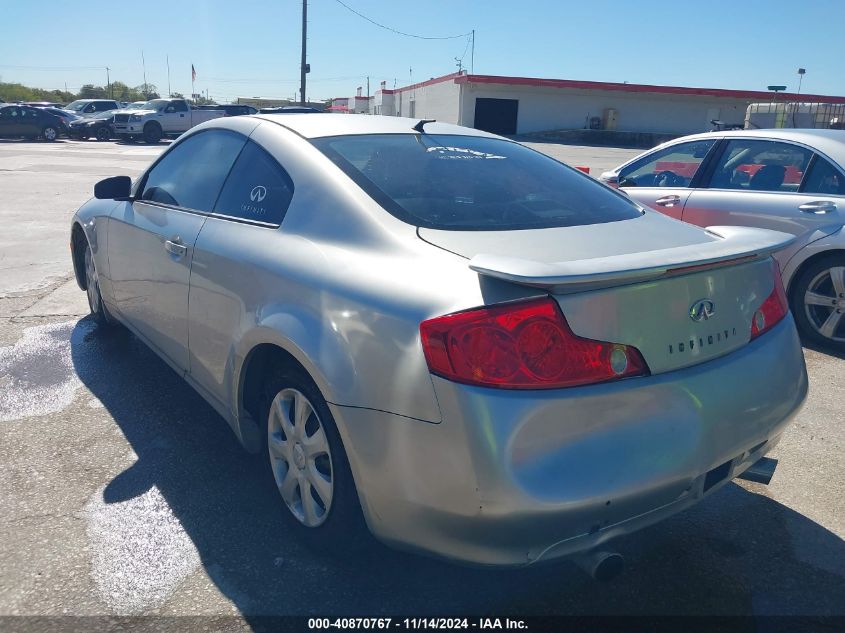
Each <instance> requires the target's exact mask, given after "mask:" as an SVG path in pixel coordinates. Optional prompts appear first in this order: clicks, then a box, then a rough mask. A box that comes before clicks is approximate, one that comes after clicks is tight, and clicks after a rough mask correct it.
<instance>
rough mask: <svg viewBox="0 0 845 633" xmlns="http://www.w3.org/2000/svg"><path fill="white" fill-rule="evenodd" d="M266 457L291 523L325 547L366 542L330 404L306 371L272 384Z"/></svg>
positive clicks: (282, 375) (285, 374)
mask: <svg viewBox="0 0 845 633" xmlns="http://www.w3.org/2000/svg"><path fill="white" fill-rule="evenodd" d="M264 402H265V406H264V420H265V423H266V426H267V432H266V438H265V455H266V459H268V460H269V465H270V470H271V471H272V473H273V478H274V480H275V483H276V488H277V489H278V491H279V495H280V496H281V498H282V501H283V503H284V504H285V506H286V508H287V512H286V516H287V517H288V522H289V523H290V524H292V525H293V526H294V529H296V530H298V531H299V533H300V534H301V535H303V536H304V537H305V538H306V539H312V540H316V542H317V544H318V545H319V546H320V547H327V546H328V547H333V546H336V545H341V546H343V547H348V546H350V545H354V544H355V543H360V542H361V541H362V535H363V534H364V530H363V517H362V516H361V507H360V504H359V502H358V494H357V492H356V489H355V482H354V481H353V479H352V472H351V469H350V467H349V462H348V460H347V458H346V453H345V451H344V448H343V444H342V442H341V439H340V435H339V434H338V431H337V427H336V426H335V422H334V419H333V417H332V414H331V412H330V411H329V408H328V405H327V404H326V401H325V400H324V399H323V397H322V395H321V394H320V392H319V390H318V389H317V386H316V385H315V384H314V382H313V381H312V380H311V379H310V377H308V376H307V375H305V374H304V372H301V371H291V370H280V371H277V372H276V373H275V374H274V375H273V376H272V377H271V378H270V379H269V380H268V382H267V384H266V386H265V396H264Z"/></svg>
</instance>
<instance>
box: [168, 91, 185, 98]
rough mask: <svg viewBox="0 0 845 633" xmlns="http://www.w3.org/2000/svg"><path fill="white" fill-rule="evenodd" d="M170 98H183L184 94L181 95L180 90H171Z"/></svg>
mask: <svg viewBox="0 0 845 633" xmlns="http://www.w3.org/2000/svg"><path fill="white" fill-rule="evenodd" d="M170 98H171V99H184V98H185V95H183V94H182V93H181V92H171V93H170Z"/></svg>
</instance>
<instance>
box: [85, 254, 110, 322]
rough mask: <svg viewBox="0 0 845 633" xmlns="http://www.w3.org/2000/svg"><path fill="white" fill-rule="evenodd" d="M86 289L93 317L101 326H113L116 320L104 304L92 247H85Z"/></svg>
mask: <svg viewBox="0 0 845 633" xmlns="http://www.w3.org/2000/svg"><path fill="white" fill-rule="evenodd" d="M85 289H86V292H87V293H88V308H89V309H90V310H91V316H93V317H94V320H95V321H96V322H97V323H99V324H100V325H111V324H112V323H114V319H113V318H112V317H111V315H110V314H109V312H108V309H107V308H106V305H105V304H104V303H103V296H102V294H100V279H99V276H98V275H97V266H96V264H95V263H94V254H93V253H92V252H91V246H90V245H88V244H86V245H85Z"/></svg>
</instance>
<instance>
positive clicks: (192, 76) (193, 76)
mask: <svg viewBox="0 0 845 633" xmlns="http://www.w3.org/2000/svg"><path fill="white" fill-rule="evenodd" d="M196 80H197V71H196V69H195V68H194V65H193V64H191V81H196Z"/></svg>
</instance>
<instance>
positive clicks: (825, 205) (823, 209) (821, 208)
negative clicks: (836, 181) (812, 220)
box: [798, 200, 836, 214]
mask: <svg viewBox="0 0 845 633" xmlns="http://www.w3.org/2000/svg"><path fill="white" fill-rule="evenodd" d="M798 208H799V209H800V210H801V211H802V212H803V213H819V214H821V213H832V212H834V211H836V204H835V203H833V202H830V201H829V200H816V201H815V202H807V203H805V204H802V205H801V206H800V207H798Z"/></svg>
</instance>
